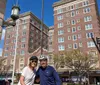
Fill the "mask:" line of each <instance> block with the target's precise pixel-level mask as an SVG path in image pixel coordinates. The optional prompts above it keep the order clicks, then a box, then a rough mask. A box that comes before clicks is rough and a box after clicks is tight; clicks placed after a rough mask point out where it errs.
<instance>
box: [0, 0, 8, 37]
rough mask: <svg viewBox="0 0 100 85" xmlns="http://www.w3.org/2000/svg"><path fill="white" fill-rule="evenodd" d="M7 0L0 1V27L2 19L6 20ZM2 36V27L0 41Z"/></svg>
mask: <svg viewBox="0 0 100 85" xmlns="http://www.w3.org/2000/svg"><path fill="white" fill-rule="evenodd" d="M6 2H7V0H0V25H1V24H2V19H3V18H4V13H5V8H6ZM1 34H2V28H1V26H0V39H1Z"/></svg>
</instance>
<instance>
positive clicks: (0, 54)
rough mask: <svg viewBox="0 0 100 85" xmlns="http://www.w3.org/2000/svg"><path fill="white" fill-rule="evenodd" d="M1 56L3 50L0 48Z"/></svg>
mask: <svg viewBox="0 0 100 85" xmlns="http://www.w3.org/2000/svg"><path fill="white" fill-rule="evenodd" d="M0 56H2V48H0Z"/></svg>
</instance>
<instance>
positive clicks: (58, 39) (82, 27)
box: [53, 0, 100, 84]
mask: <svg viewBox="0 0 100 85" xmlns="http://www.w3.org/2000/svg"><path fill="white" fill-rule="evenodd" d="M53 7H54V28H55V29H54V42H53V43H54V45H53V47H54V53H59V52H60V51H69V50H73V49H80V50H81V51H82V52H84V53H88V54H92V55H93V56H94V57H96V56H98V57H99V61H100V54H99V52H98V50H97V48H96V46H95V44H94V42H93V40H92V38H91V35H92V36H93V37H94V39H96V37H100V21H99V13H98V7H97V0H59V1H58V2H55V3H54V4H53ZM96 67H98V68H99V67H100V62H99V63H98V64H97V66H96ZM63 75H64V76H65V75H66V76H68V74H63ZM90 76H92V77H91V79H90V81H91V82H92V83H93V84H94V82H95V81H94V80H96V82H100V80H99V81H98V79H100V77H99V76H100V74H99V70H98V71H96V72H95V74H94V75H91V74H90Z"/></svg>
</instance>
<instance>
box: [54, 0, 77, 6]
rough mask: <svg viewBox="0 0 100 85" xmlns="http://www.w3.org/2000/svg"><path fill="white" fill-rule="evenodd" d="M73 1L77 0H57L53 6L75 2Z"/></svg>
mask: <svg viewBox="0 0 100 85" xmlns="http://www.w3.org/2000/svg"><path fill="white" fill-rule="evenodd" d="M73 1H76V0H61V1H58V2H55V3H54V4H53V7H56V6H60V5H63V4H66V3H70V2H73Z"/></svg>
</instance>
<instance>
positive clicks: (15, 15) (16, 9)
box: [0, 5, 20, 27]
mask: <svg viewBox="0 0 100 85" xmlns="http://www.w3.org/2000/svg"><path fill="white" fill-rule="evenodd" d="M19 12H20V8H19V6H17V5H16V6H13V7H12V13H11V18H12V20H13V22H8V21H5V20H3V19H2V18H0V19H2V23H1V24H0V25H1V26H2V27H7V26H15V25H16V20H17V19H18V18H19Z"/></svg>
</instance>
